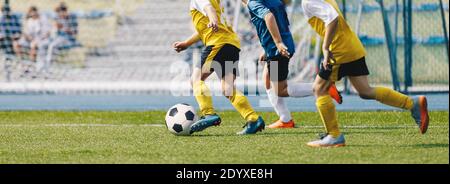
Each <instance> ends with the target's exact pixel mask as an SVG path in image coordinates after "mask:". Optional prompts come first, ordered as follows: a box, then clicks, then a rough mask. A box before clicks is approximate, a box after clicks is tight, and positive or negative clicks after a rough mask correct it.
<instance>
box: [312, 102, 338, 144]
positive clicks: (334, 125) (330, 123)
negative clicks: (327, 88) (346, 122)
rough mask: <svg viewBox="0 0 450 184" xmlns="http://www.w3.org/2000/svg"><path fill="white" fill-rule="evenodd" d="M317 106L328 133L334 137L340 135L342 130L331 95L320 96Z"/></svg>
mask: <svg viewBox="0 0 450 184" xmlns="http://www.w3.org/2000/svg"><path fill="white" fill-rule="evenodd" d="M316 106H317V110H318V111H319V114H320V117H321V118H322V122H323V124H324V125H325V129H326V131H327V133H328V134H330V135H331V136H333V137H338V136H339V135H340V134H341V132H340V131H339V127H338V122H337V115H336V108H335V106H334V103H333V101H332V100H331V97H330V95H326V96H321V97H318V98H317V101H316Z"/></svg>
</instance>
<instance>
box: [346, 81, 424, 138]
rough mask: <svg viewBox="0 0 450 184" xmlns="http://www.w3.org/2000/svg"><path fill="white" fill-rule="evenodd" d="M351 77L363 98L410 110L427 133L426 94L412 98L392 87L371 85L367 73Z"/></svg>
mask: <svg viewBox="0 0 450 184" xmlns="http://www.w3.org/2000/svg"><path fill="white" fill-rule="evenodd" d="M349 79H350V82H351V83H352V85H353V87H355V89H356V91H357V92H358V94H359V96H360V97H361V98H362V99H369V100H371V99H375V100H377V101H378V102H380V103H383V104H385V105H389V106H392V107H397V108H401V109H405V110H410V111H411V113H412V116H413V118H414V120H415V122H416V124H417V125H418V126H419V129H420V132H421V133H422V134H423V133H426V131H427V129H428V124H429V117H428V110H427V99H426V97H425V96H418V97H414V98H411V97H409V96H406V95H404V94H402V93H399V92H397V91H395V90H392V89H390V88H385V87H371V86H370V85H369V82H368V79H367V75H363V76H350V77H349Z"/></svg>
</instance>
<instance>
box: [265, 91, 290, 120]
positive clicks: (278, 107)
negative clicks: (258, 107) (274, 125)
mask: <svg viewBox="0 0 450 184" xmlns="http://www.w3.org/2000/svg"><path fill="white" fill-rule="evenodd" d="M266 92H267V97H268V98H269V101H270V103H271V104H272V106H273V108H274V109H275V112H276V113H277V115H278V116H279V117H280V120H281V121H282V122H289V121H291V120H292V116H291V112H290V111H289V109H288V108H287V106H286V104H285V103H284V99H283V98H281V97H279V96H278V95H277V94H275V91H273V89H269V90H266Z"/></svg>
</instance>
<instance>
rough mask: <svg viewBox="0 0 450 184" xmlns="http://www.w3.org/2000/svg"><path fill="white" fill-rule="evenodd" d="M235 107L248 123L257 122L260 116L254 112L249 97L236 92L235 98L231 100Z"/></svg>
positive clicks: (234, 93) (232, 97)
mask: <svg viewBox="0 0 450 184" xmlns="http://www.w3.org/2000/svg"><path fill="white" fill-rule="evenodd" d="M229 100H230V102H231V104H232V105H233V107H234V108H235V109H236V110H237V111H238V112H239V113H240V114H241V116H242V117H243V118H244V119H245V120H246V121H248V122H255V121H257V120H258V118H259V115H258V114H257V113H256V112H255V111H254V110H253V108H252V106H251V105H250V102H248V99H247V97H245V96H244V94H242V93H241V92H240V91H238V90H235V91H234V92H233V96H231V97H230V98H229Z"/></svg>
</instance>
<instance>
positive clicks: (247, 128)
mask: <svg viewBox="0 0 450 184" xmlns="http://www.w3.org/2000/svg"><path fill="white" fill-rule="evenodd" d="M265 127H266V124H265V123H264V120H263V119H262V118H261V116H260V117H259V118H258V120H256V122H247V123H246V124H245V125H244V127H242V128H244V130H242V131H240V132H238V133H237V134H238V135H247V134H255V133H256V132H261V131H262V130H264V128H265Z"/></svg>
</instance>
